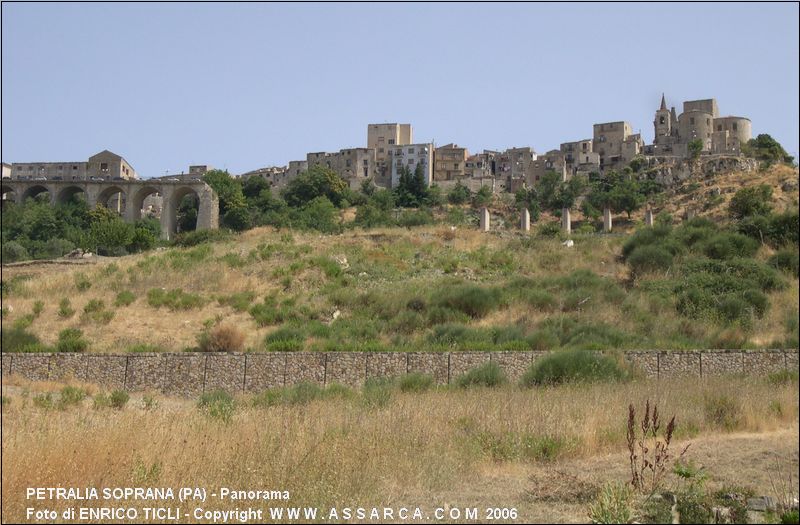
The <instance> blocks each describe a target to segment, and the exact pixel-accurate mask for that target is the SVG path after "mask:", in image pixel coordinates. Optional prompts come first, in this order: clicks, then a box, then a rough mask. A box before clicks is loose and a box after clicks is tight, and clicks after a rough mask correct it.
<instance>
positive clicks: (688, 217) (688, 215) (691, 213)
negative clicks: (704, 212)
mask: <svg viewBox="0 0 800 525" xmlns="http://www.w3.org/2000/svg"><path fill="white" fill-rule="evenodd" d="M695 215H697V212H696V211H695V210H694V208H686V220H687V221H690V220H692V219H694V217H695Z"/></svg>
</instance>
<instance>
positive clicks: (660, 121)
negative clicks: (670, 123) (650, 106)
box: [658, 115, 666, 124]
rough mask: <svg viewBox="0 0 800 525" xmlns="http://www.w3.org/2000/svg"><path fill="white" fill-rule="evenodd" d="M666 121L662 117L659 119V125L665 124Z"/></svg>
mask: <svg viewBox="0 0 800 525" xmlns="http://www.w3.org/2000/svg"><path fill="white" fill-rule="evenodd" d="M665 121H666V119H665V118H664V115H661V118H659V119H658V123H659V124H663V123H664V122H665Z"/></svg>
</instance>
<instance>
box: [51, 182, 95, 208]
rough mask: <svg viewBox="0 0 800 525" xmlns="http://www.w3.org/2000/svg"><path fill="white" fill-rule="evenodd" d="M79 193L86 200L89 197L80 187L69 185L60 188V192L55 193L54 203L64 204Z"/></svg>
mask: <svg viewBox="0 0 800 525" xmlns="http://www.w3.org/2000/svg"><path fill="white" fill-rule="evenodd" d="M79 193H83V196H84V198H86V199H88V197H89V196H88V195H87V194H86V190H85V189H84V188H81V187H80V186H72V185H69V186H66V187H64V188H61V190H59V191H58V193H56V198H55V203H56V204H65V203H67V202H69V200H70V199H72V198H73V197H74V196H75V195H78V194H79Z"/></svg>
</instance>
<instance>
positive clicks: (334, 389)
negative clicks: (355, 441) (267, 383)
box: [253, 381, 352, 408]
mask: <svg viewBox="0 0 800 525" xmlns="http://www.w3.org/2000/svg"><path fill="white" fill-rule="evenodd" d="M351 395H352V391H351V390H350V389H349V388H347V387H344V386H342V385H337V384H332V385H328V387H327V388H323V387H321V386H319V385H318V384H316V383H311V382H308V381H302V382H300V383H297V384H295V385H292V386H287V387H283V388H271V389H269V390H265V391H264V392H262V393H261V394H258V395H257V396H255V397H254V398H253V406H255V407H260V408H265V407H271V406H276V405H305V404H308V403H310V402H312V401H315V400H317V399H326V398H347V397H350V396H351Z"/></svg>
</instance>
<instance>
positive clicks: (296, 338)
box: [264, 326, 306, 352]
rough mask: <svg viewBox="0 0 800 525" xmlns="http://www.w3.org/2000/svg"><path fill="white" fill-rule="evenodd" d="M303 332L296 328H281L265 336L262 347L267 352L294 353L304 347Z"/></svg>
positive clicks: (304, 338) (304, 337)
mask: <svg viewBox="0 0 800 525" xmlns="http://www.w3.org/2000/svg"><path fill="white" fill-rule="evenodd" d="M305 342H306V335H305V332H304V331H303V330H302V329H301V328H298V327H294V326H282V327H281V328H278V329H277V330H275V331H274V332H272V333H270V334H268V335H267V337H266V338H265V339H264V346H265V347H266V349H267V350H270V351H275V352H286V351H289V352H294V351H299V350H302V349H303V348H304V347H305Z"/></svg>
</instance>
